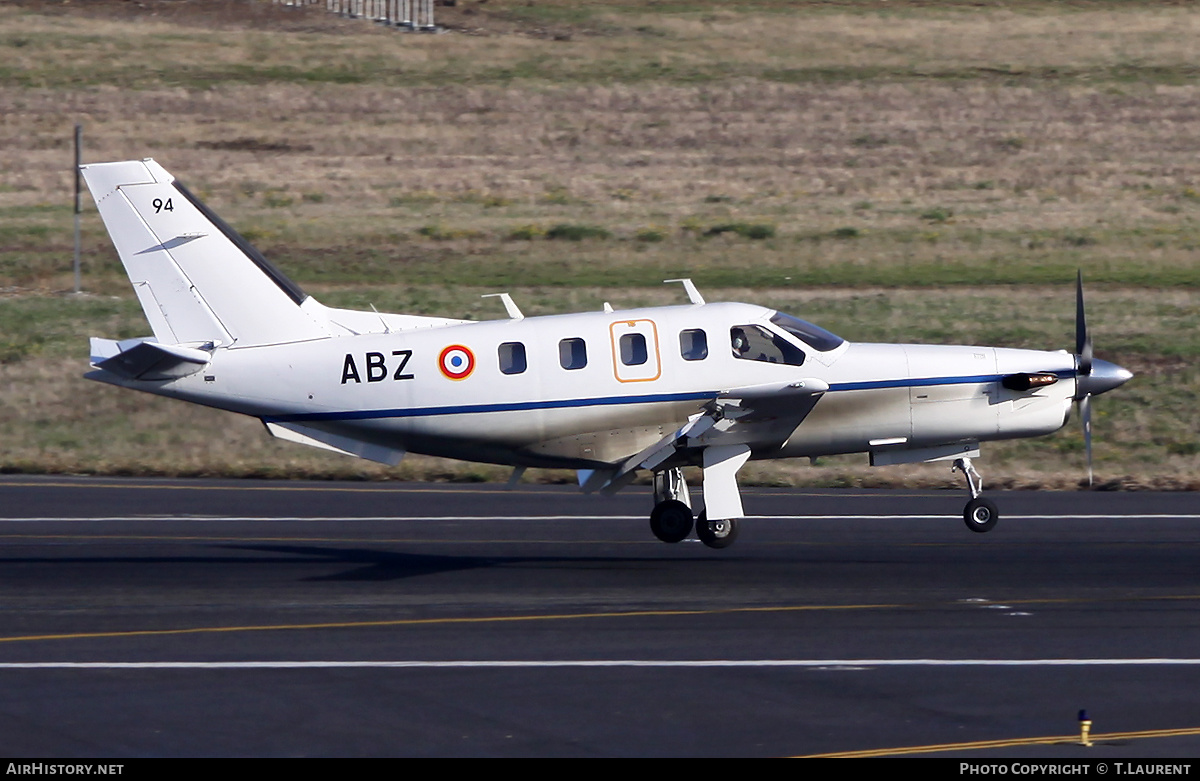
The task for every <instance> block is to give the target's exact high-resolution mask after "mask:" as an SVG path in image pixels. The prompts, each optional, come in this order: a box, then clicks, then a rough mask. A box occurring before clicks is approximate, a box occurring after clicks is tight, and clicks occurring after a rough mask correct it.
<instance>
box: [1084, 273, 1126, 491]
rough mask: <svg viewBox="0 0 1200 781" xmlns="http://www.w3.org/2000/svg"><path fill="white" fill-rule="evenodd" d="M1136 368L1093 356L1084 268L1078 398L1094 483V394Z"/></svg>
mask: <svg viewBox="0 0 1200 781" xmlns="http://www.w3.org/2000/svg"><path fill="white" fill-rule="evenodd" d="M1131 377H1133V372H1131V371H1129V370H1128V369H1124V368H1122V367H1120V366H1117V365H1116V364H1115V363H1109V362H1108V361H1098V360H1096V359H1095V358H1094V357H1093V356H1092V335H1091V333H1090V332H1089V331H1088V327H1087V317H1086V315H1085V313H1084V308H1083V271H1079V272H1078V276H1077V277H1076V280H1075V400H1076V401H1078V402H1079V417H1080V419H1081V420H1082V421H1083V448H1084V450H1085V451H1086V453H1087V464H1088V485H1091V484H1092V481H1093V472H1092V396H1094V395H1098V394H1101V393H1104V392H1105V391H1110V390H1112V389H1113V388H1116V387H1119V386H1121V385H1124V384H1125V383H1126V382H1127V381H1128V380H1129V379H1130V378H1131Z"/></svg>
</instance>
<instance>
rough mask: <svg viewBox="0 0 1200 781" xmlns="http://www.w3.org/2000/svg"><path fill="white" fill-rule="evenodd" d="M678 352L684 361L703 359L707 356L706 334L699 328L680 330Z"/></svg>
mask: <svg viewBox="0 0 1200 781" xmlns="http://www.w3.org/2000/svg"><path fill="white" fill-rule="evenodd" d="M679 354H680V355H682V356H683V360H685V361H703V360H704V359H705V358H707V357H708V336H707V335H706V334H705V333H704V331H702V330H700V329H699V328H691V329H688V330H687V331H680V332H679Z"/></svg>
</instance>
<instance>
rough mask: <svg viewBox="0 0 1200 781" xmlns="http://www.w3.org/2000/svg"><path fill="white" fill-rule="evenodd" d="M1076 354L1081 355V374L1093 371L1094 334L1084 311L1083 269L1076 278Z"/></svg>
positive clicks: (1086, 374) (1084, 374)
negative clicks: (1090, 330)
mask: <svg viewBox="0 0 1200 781" xmlns="http://www.w3.org/2000/svg"><path fill="white" fill-rule="evenodd" d="M1075 354H1076V355H1077V356H1079V374H1080V375H1081V376H1084V377H1086V376H1088V375H1089V374H1091V373H1092V335H1091V334H1090V333H1089V332H1088V327H1087V316H1086V315H1085V314H1084V311H1083V270H1082V269H1080V270H1079V271H1078V272H1077V276H1076V278H1075Z"/></svg>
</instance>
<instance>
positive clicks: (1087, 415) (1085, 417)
mask: <svg viewBox="0 0 1200 781" xmlns="http://www.w3.org/2000/svg"><path fill="white" fill-rule="evenodd" d="M1079 417H1080V419H1081V420H1082V421H1083V449H1084V452H1086V453H1087V465H1088V485H1089V486H1090V485H1091V484H1092V482H1093V473H1092V394H1090V393H1088V394H1086V395H1084V397H1083V398H1082V399H1080V400H1079Z"/></svg>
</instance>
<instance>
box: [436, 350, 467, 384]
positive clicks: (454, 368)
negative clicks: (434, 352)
mask: <svg viewBox="0 0 1200 781" xmlns="http://www.w3.org/2000/svg"><path fill="white" fill-rule="evenodd" d="M438 368H439V369H441V370H442V374H444V375H446V376H447V377H449V378H450V379H452V380H465V379H466V378H468V377H470V376H471V372H473V371H475V354H474V353H473V352H471V350H470V348H468V347H463V346H462V345H461V344H452V345H450V346H449V347H447V348H446V349H445V350H442V354H441V355H439V356H438Z"/></svg>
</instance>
